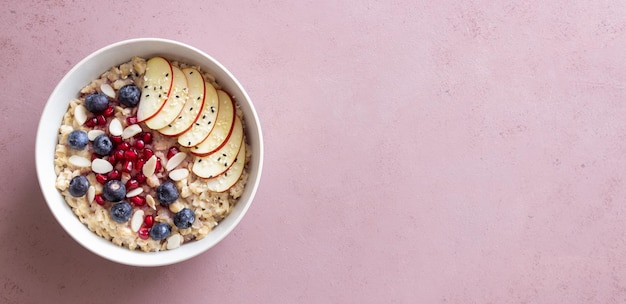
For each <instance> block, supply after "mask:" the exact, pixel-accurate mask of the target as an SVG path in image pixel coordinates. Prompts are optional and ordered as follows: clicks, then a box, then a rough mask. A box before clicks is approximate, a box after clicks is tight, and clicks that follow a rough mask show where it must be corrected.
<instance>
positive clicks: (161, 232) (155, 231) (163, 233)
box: [150, 223, 172, 241]
mask: <svg viewBox="0 0 626 304" xmlns="http://www.w3.org/2000/svg"><path fill="white" fill-rule="evenodd" d="M171 232H172V227H170V225H168V224H167V223H156V224H154V226H152V228H151V229H150V237H151V238H152V239H153V240H156V241H160V240H164V239H166V238H167V237H168V236H169V235H170V233H171Z"/></svg>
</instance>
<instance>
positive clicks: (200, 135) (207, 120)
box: [178, 83, 219, 147]
mask: <svg viewBox="0 0 626 304" xmlns="http://www.w3.org/2000/svg"><path fill="white" fill-rule="evenodd" d="M204 87H205V94H204V106H203V107H202V111H201V113H200V115H198V118H197V120H196V121H195V122H194V123H193V124H192V125H191V128H190V129H189V130H187V131H186V132H185V133H183V134H181V135H179V136H178V144H179V145H181V146H183V147H191V146H195V145H197V144H199V143H201V142H202V141H203V140H204V139H206V138H207V136H209V133H211V130H212V129H213V126H215V118H216V117H217V113H218V111H219V103H218V99H217V91H216V90H215V88H214V87H213V86H212V85H211V84H210V83H205V84H204Z"/></svg>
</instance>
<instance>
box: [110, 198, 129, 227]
mask: <svg viewBox="0 0 626 304" xmlns="http://www.w3.org/2000/svg"><path fill="white" fill-rule="evenodd" d="M132 214H133V207H132V206H131V205H130V204H129V203H128V202H127V201H121V202H119V203H117V204H115V205H113V206H111V218H112V219H113V220H114V221H116V222H118V223H125V222H128V220H129V219H130V216H131V215H132Z"/></svg>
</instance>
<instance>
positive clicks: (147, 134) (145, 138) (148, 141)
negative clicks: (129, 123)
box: [139, 132, 152, 144]
mask: <svg viewBox="0 0 626 304" xmlns="http://www.w3.org/2000/svg"><path fill="white" fill-rule="evenodd" d="M139 138H141V140H143V142H144V143H145V144H151V143H152V133H150V132H143V133H141V136H139Z"/></svg>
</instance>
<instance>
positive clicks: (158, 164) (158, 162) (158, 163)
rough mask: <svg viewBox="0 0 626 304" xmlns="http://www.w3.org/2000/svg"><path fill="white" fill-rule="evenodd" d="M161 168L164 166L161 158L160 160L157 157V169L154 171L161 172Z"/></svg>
mask: <svg viewBox="0 0 626 304" xmlns="http://www.w3.org/2000/svg"><path fill="white" fill-rule="evenodd" d="M161 167H162V165H161V158H160V157H157V162H156V167H155V169H154V172H159V171H161Z"/></svg>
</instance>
